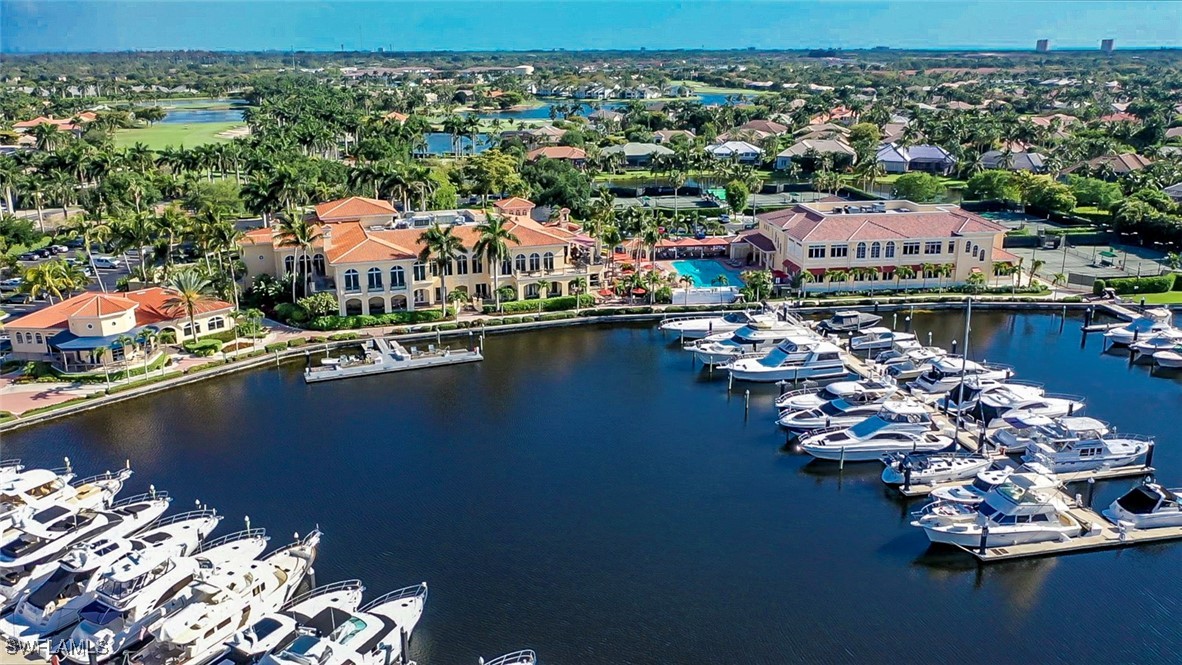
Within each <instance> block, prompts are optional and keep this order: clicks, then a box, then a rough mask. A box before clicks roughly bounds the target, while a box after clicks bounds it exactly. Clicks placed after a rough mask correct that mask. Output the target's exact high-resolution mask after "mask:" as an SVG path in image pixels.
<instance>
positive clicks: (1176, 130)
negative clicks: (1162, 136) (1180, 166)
mask: <svg viewBox="0 0 1182 665" xmlns="http://www.w3.org/2000/svg"><path fill="white" fill-rule="evenodd" d="M1172 139H1182V127H1170V128H1169V129H1167V130H1166V140H1167V141H1169V140H1172Z"/></svg>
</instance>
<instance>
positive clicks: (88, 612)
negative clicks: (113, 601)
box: [78, 600, 125, 626]
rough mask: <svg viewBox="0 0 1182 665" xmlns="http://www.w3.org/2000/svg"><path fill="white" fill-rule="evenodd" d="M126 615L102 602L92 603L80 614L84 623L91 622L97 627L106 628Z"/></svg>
mask: <svg viewBox="0 0 1182 665" xmlns="http://www.w3.org/2000/svg"><path fill="white" fill-rule="evenodd" d="M124 614H125V613H124V612H121V611H119V610H117V609H115V608H113V607H111V606H110V605H108V604H106V603H104V602H103V601H101V600H96V601H93V602H91V603H90V604H89V605H87V606H86V607H83V608H82V610H81V611H79V612H78V616H80V617H82V620H83V621H89V622H90V623H92V624H94V625H96V626H105V625H107V624H109V623H111V622H112V621H114V620H116V619H122V618H123V615H124Z"/></svg>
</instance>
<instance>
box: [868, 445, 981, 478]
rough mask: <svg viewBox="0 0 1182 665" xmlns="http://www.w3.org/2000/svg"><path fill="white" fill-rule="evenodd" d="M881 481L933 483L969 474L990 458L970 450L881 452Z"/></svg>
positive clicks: (974, 472) (973, 473) (973, 474)
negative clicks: (966, 451) (883, 453)
mask: <svg viewBox="0 0 1182 665" xmlns="http://www.w3.org/2000/svg"><path fill="white" fill-rule="evenodd" d="M881 459H882V463H883V464H884V465H885V468H884V469H883V470H882V482H884V483H886V484H888V485H903V484H907V483H908V481H910V484H913V485H935V484H937V483H947V482H951V481H954V480H962V479H964V478H972V477H973V476H975V475H977V474H978V473H980V472H981V471H984V470H986V469H988V468H989V467H990V466H991V465H992V464H993V460H991V459H989V458H988V457H986V456H984V455H977V454H973V453H920V454H912V453H890V454H888V455H883V456H882V458H881Z"/></svg>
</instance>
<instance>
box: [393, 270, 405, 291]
mask: <svg viewBox="0 0 1182 665" xmlns="http://www.w3.org/2000/svg"><path fill="white" fill-rule="evenodd" d="M405 287H406V271H405V270H403V269H402V266H394V267H393V268H390V288H392V289H401V288H405Z"/></svg>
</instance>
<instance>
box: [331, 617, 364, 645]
mask: <svg viewBox="0 0 1182 665" xmlns="http://www.w3.org/2000/svg"><path fill="white" fill-rule="evenodd" d="M363 630H365V621H363V620H361V619H360V618H358V617H349V618H348V620H346V621H345V623H342V624H341V625H339V626H337V629H336V630H334V631H332V635H331V636H329V638H328V639H330V640H332V641H333V642H336V643H337V644H345V643H346V642H348V641H349V639H350V638H352V637H353V636H354V635H356V634H358V633H360V632H361V631H363Z"/></svg>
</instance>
